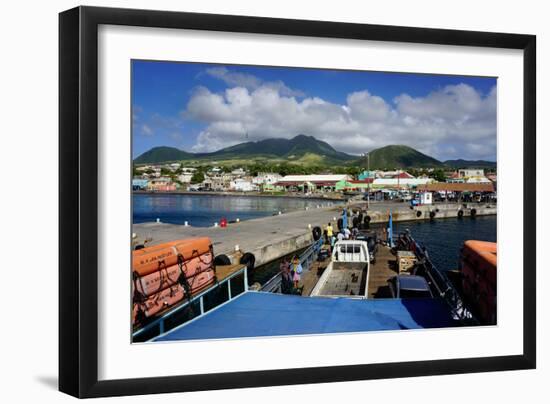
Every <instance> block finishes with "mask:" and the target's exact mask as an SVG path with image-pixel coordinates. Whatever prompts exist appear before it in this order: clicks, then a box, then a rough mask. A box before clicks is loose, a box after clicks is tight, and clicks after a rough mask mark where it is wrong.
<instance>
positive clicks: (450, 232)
mask: <svg viewBox="0 0 550 404" xmlns="http://www.w3.org/2000/svg"><path fill="white" fill-rule="evenodd" d="M406 229H409V230H410V232H411V234H412V236H413V237H414V239H415V240H416V241H418V242H419V243H421V244H423V245H424V246H425V247H426V248H427V249H428V253H429V255H430V258H431V260H432V262H433V263H434V264H435V265H436V266H437V268H438V269H440V270H443V271H448V270H452V269H457V266H458V258H459V254H460V247H461V246H462V244H463V243H464V241H466V240H483V241H492V242H496V241H497V217H496V216H494V215H493V216H477V217H476V218H475V219H472V218H470V217H468V218H466V217H465V218H463V219H457V218H450V219H439V220H431V221H430V220H423V221H418V222H400V223H399V222H398V223H394V234H395V235H397V234H398V233H399V232H402V231H404V230H406Z"/></svg>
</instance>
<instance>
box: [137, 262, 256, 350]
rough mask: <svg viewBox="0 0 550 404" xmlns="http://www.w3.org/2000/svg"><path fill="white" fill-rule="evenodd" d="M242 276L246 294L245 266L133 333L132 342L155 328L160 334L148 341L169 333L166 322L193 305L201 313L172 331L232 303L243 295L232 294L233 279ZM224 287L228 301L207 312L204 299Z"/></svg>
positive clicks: (246, 278)
mask: <svg viewBox="0 0 550 404" xmlns="http://www.w3.org/2000/svg"><path fill="white" fill-rule="evenodd" d="M241 274H242V275H243V281H244V290H243V292H246V291H247V290H248V273H247V267H246V266H243V267H242V268H241V269H239V270H238V271H236V272H234V273H232V274H231V275H229V276H228V277H227V278H224V279H222V280H221V281H219V282H216V283H215V284H213V285H212V286H211V287H209V288H207V289H205V290H203V291H202V292H200V293H198V294H197V295H195V296H193V297H192V298H191V299H188V300H185V301H183V302H182V303H180V304H179V305H178V306H177V307H174V308H173V309H171V310H169V311H167V312H166V313H164V314H163V315H162V316H160V317H158V318H156V319H155V320H153V321H151V322H150V323H147V325H145V326H144V327H142V328H140V329H139V330H137V331H135V332H133V333H132V340H134V341H136V339H138V340H139V339H140V336H143V335H147V334H148V333H150V332H152V331H154V329H155V328H158V332H156V333H154V335H153V336H148V338H146V340H150V339H152V338H155V337H157V336H159V335H161V334H164V333H165V332H166V331H168V329H167V328H166V327H165V323H166V321H167V320H169V319H170V318H172V317H173V316H174V315H176V314H178V313H180V312H181V311H182V310H185V309H186V308H188V307H189V306H190V305H191V304H194V303H196V302H198V303H199V313H198V314H197V315H196V316H193V317H192V318H189V319H187V321H183V322H181V323H180V324H176V325H174V326H173V327H171V328H170V329H172V328H175V327H177V326H180V325H182V324H185V323H186V322H189V321H192V320H194V319H196V318H198V317H201V316H203V315H204V314H206V313H208V311H210V310H212V309H213V308H215V307H219V306H221V305H222V304H225V303H227V302H229V301H231V300H232V299H234V298H235V297H236V296H238V295H240V294H242V292H241V293H239V294H238V295H236V296H232V293H231V280H232V279H233V278H235V277H237V276H239V275H241ZM224 285H227V291H228V292H227V293H228V299H227V300H226V301H225V302H223V303H221V304H219V305H218V306H214V307H212V308H210V310H205V306H204V297H205V296H206V295H207V294H208V293H209V292H211V291H212V290H214V289H216V288H219V287H222V286H224Z"/></svg>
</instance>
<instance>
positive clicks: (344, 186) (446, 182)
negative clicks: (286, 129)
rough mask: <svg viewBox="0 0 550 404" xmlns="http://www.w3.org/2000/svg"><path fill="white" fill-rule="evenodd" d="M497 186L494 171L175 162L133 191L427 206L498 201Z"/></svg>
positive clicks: (138, 175) (146, 176)
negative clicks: (298, 169) (301, 169)
mask: <svg viewBox="0 0 550 404" xmlns="http://www.w3.org/2000/svg"><path fill="white" fill-rule="evenodd" d="M411 172H413V173H414V174H416V176H414V175H413V174H412V173H411ZM496 184H497V175H496V172H495V170H484V169H471V168H467V169H454V170H453V169H449V170H443V169H423V170H408V171H407V170H391V171H383V170H364V171H360V172H359V173H358V174H356V175H352V174H333V173H329V172H327V173H319V174H298V175H297V174H290V175H281V174H280V173H277V172H251V171H248V170H247V169H245V168H242V167H239V168H233V169H230V168H227V167H218V166H211V167H208V168H206V169H205V168H203V167H186V166H184V165H183V164H182V163H177V162H175V163H166V164H162V165H141V166H137V167H135V168H134V177H133V179H132V189H133V191H137V192H155V193H163V192H172V193H174V192H215V193H246V194H263V195H288V196H292V195H294V196H297V195H302V196H312V197H319V196H322V197H330V198H341V197H344V196H351V195H354V194H365V193H369V194H370V196H371V197H372V200H393V199H401V200H405V201H408V200H411V199H413V197H414V196H415V195H416V196H418V198H422V199H423V202H424V203H423V204H426V203H431V201H432V200H433V201H434V202H435V201H438V200H456V199H457V198H458V197H459V196H460V197H461V198H462V199H463V200H468V198H470V200H471V201H474V199H473V198H476V197H477V198H480V197H481V196H483V197H485V198H491V199H495V198H496ZM427 194H431V195H427ZM464 198H465V199H464ZM428 201H430V202H428Z"/></svg>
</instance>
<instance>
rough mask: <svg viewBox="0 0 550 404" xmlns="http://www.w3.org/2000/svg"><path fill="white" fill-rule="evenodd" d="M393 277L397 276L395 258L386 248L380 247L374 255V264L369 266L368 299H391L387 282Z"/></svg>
mask: <svg viewBox="0 0 550 404" xmlns="http://www.w3.org/2000/svg"><path fill="white" fill-rule="evenodd" d="M395 275H397V268H396V264H395V256H394V255H393V254H392V253H391V250H390V248H389V247H388V246H382V245H380V246H379V247H378V253H377V254H376V263H374V264H371V266H370V274H369V284H368V297H369V298H385V297H391V294H390V290H389V287H388V280H389V279H390V278H392V277H393V276H395Z"/></svg>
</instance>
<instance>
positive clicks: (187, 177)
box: [178, 173, 193, 184]
mask: <svg viewBox="0 0 550 404" xmlns="http://www.w3.org/2000/svg"><path fill="white" fill-rule="evenodd" d="M191 178H193V173H184V174H180V175H178V181H179V182H181V183H182V184H189V183H190V182H191Z"/></svg>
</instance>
